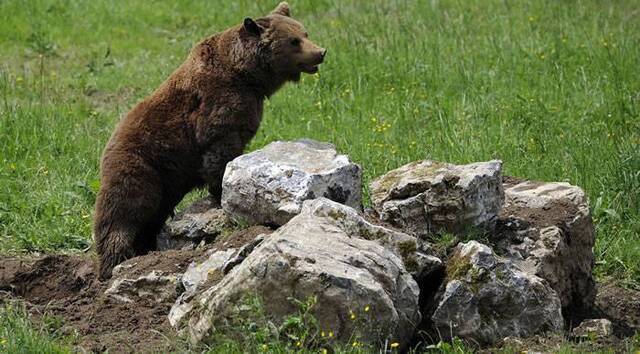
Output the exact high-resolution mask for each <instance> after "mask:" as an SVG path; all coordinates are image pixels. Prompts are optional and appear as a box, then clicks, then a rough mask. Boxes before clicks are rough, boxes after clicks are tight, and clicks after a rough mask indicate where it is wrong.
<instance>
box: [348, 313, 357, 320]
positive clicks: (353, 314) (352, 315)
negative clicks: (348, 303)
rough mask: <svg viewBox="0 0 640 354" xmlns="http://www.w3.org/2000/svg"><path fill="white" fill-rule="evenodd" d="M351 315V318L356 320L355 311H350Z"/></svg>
mask: <svg viewBox="0 0 640 354" xmlns="http://www.w3.org/2000/svg"><path fill="white" fill-rule="evenodd" d="M349 317H350V318H351V320H352V321H353V320H355V319H356V314H355V313H353V312H350V316H349Z"/></svg>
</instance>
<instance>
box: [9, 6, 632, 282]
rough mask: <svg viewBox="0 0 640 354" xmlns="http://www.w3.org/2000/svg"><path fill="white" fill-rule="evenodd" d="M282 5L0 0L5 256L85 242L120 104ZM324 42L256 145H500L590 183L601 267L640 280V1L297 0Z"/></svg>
mask: <svg viewBox="0 0 640 354" xmlns="http://www.w3.org/2000/svg"><path fill="white" fill-rule="evenodd" d="M275 3H276V1H273V2H257V1H238V2H228V1H225V2H222V1H210V0H207V1H204V0H200V1H169V0H164V1H154V2H153V5H151V4H149V2H147V1H127V2H125V1H119V2H113V1H106V0H94V1H79V0H59V1H53V0H33V1H17V0H4V1H0V251H1V252H16V251H35V250H55V249H65V248H83V247H86V246H87V245H88V244H89V243H90V239H91V215H92V209H93V202H94V197H95V190H96V187H97V186H98V181H97V177H98V160H99V155H100V152H101V150H102V148H103V146H104V144H105V143H106V141H107V139H108V137H109V134H110V132H111V131H112V130H113V128H114V125H115V124H116V122H117V121H118V119H119V117H120V116H121V115H122V114H124V113H126V112H127V111H128V110H129V109H130V108H131V107H132V105H133V104H135V103H136V102H137V101H138V100H140V99H141V98H142V97H144V96H146V95H148V94H149V93H150V92H152V91H153V90H154V89H155V88H156V87H157V86H158V85H159V84H160V83H161V82H162V81H163V80H164V79H165V78H166V77H167V76H168V75H169V74H170V73H171V72H172V70H173V69H174V68H175V67H177V66H178V65H179V64H180V63H181V62H182V60H183V59H184V57H185V55H186V54H187V52H188V50H189V48H190V47H191V46H192V45H193V44H194V43H196V42H197V41H198V40H199V39H201V38H202V37H204V36H207V35H209V34H211V33H214V32H216V31H219V30H222V29H224V28H226V27H228V26H231V25H233V24H236V23H239V22H240V21H241V20H242V19H243V18H244V17H245V16H247V15H254V16H257V15H260V14H264V13H266V12H268V11H269V10H270V9H271V8H272V7H273V6H275ZM291 3H292V4H291V5H292V11H293V13H294V16H295V17H297V18H298V19H300V20H301V21H302V22H303V23H305V24H306V26H307V28H308V30H309V32H310V33H311V37H312V39H313V40H315V41H316V42H317V43H319V44H321V45H322V46H324V47H326V48H328V50H329V54H328V57H327V62H326V64H324V65H323V66H322V69H321V73H320V74H319V75H317V76H307V77H305V78H304V80H303V81H302V82H301V83H300V84H299V85H288V86H287V87H285V88H284V89H283V90H281V92H279V93H277V94H276V95H275V96H274V97H273V98H272V99H271V100H270V101H269V102H268V104H267V105H266V107H265V115H264V121H263V125H262V127H261V129H260V131H259V133H258V135H257V137H256V138H255V139H254V141H253V143H252V144H251V146H250V149H256V148H259V147H261V146H264V145H265V144H267V143H269V142H271V141H273V140H278V139H297V138H302V137H308V138H314V139H318V140H322V141H330V142H333V143H335V144H336V145H337V146H338V148H339V149H340V150H341V151H343V152H345V153H347V154H349V155H350V156H351V157H352V158H353V159H354V160H355V161H357V162H358V163H360V164H361V165H362V166H363V167H364V170H365V182H369V181H370V180H371V178H372V177H375V176H377V175H380V174H382V173H384V172H385V171H388V170H389V169H392V168H395V167H397V166H400V165H402V164H404V163H407V162H410V161H413V160H418V159H424V158H431V159H436V160H441V161H449V162H454V163H467V162H472V161H479V160H489V159H493V158H499V159H502V160H504V162H505V165H504V168H505V173H506V174H509V175H517V176H523V177H527V178H531V179H538V180H547V181H552V180H561V181H568V182H571V183H573V184H577V185H579V186H581V187H582V188H584V189H585V190H586V191H587V193H588V196H589V198H590V201H591V206H592V209H593V215H594V218H595V221H596V225H597V231H598V240H597V246H596V252H597V259H598V266H597V271H598V273H599V274H601V275H611V276H614V277H616V278H618V279H620V280H622V281H624V282H625V283H626V284H627V285H629V286H634V287H639V286H640V172H639V171H640V117H639V114H640V112H639V111H640V80H638V78H639V77H640V28H639V27H640V21H637V17H638V16H637V15H638V11H639V8H638V6H637V2H636V1H634V0H620V1H613V2H604V1H595V0H594V1H586V0H585V1H552V0H548V1H532V2H530V3H529V2H525V1H506V0H505V1H498V0H486V1H464V0H442V1H386V0H375V1H353V2H344V1H337V0H301V1H291Z"/></svg>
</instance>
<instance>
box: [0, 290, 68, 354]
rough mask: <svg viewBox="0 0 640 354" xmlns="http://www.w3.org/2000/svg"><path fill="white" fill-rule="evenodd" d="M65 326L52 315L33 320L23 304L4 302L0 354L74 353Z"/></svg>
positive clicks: (0, 329) (0, 309)
mask: <svg viewBox="0 0 640 354" xmlns="http://www.w3.org/2000/svg"><path fill="white" fill-rule="evenodd" d="M35 322H38V323H39V324H38V325H36V324H35ZM61 325H62V322H60V321H59V319H57V318H55V317H50V316H42V318H41V319H40V320H39V321H32V317H31V315H29V313H28V312H27V311H26V309H25V308H24V306H23V305H22V304H21V303H19V302H7V303H2V304H0V353H12V354H16V353H47V354H53V353H56V354H58V353H60V354H62V353H72V352H73V351H72V350H71V348H70V347H68V346H67V344H66V341H67V340H68V339H69V338H67V337H65V336H63V335H62V334H61V333H60V327H61Z"/></svg>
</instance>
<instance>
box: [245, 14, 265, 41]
mask: <svg viewBox="0 0 640 354" xmlns="http://www.w3.org/2000/svg"><path fill="white" fill-rule="evenodd" d="M242 27H244V29H245V30H246V31H247V32H249V33H250V34H253V35H256V36H259V35H260V33H261V32H262V28H260V26H258V24H257V23H256V21H254V20H253V19H252V18H251V17H247V18H245V19H244V23H243V24H242Z"/></svg>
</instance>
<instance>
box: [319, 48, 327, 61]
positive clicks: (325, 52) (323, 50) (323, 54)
mask: <svg viewBox="0 0 640 354" xmlns="http://www.w3.org/2000/svg"><path fill="white" fill-rule="evenodd" d="M325 55H327V50H326V49H324V48H322V50H320V56H321V57H322V59H324V56H325Z"/></svg>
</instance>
